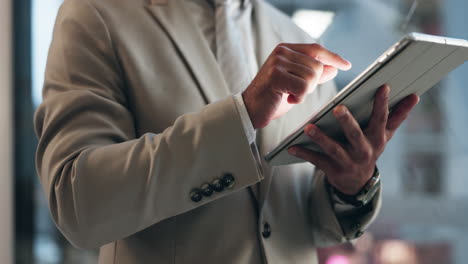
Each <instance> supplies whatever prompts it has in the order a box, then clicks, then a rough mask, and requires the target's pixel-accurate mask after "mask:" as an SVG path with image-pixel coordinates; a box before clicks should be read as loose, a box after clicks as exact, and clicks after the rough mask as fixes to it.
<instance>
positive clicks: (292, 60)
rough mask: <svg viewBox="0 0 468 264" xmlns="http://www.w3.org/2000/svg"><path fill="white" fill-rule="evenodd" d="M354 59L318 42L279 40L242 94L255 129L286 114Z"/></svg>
mask: <svg viewBox="0 0 468 264" xmlns="http://www.w3.org/2000/svg"><path fill="white" fill-rule="evenodd" d="M350 68H351V63H350V62H349V61H347V60H345V59H343V58H342V57H340V56H339V55H337V54H335V53H333V52H330V51H328V50H327V49H325V48H323V47H322V46H320V45H319V44H279V45H278V46H277V47H276V48H275V49H274V50H273V52H272V53H271V54H270V56H269V57H268V59H267V60H266V62H265V63H264V64H263V66H262V67H261V69H260V71H259V72H258V74H257V76H256V77H255V78H254V80H253V81H252V83H251V84H250V85H249V87H247V89H246V90H245V91H244V92H243V93H242V97H243V99H244V102H245V106H246V108H247V112H248V113H249V117H250V120H251V121H252V125H253V127H254V128H255V129H257V128H263V127H265V126H267V125H268V124H269V123H270V121H271V120H273V119H275V118H278V117H281V116H282V115H284V114H285V113H286V112H287V111H289V109H290V108H291V107H292V105H294V104H298V103H300V102H302V101H303V100H304V97H305V95H306V94H307V93H310V92H312V91H313V90H314V88H315V87H316V86H317V84H321V83H324V82H327V81H330V80H331V79H333V78H335V76H336V75H337V73H338V69H340V70H349V69H350Z"/></svg>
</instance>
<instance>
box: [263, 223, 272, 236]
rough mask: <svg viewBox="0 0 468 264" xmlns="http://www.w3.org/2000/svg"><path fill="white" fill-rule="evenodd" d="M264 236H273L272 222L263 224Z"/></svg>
mask: <svg viewBox="0 0 468 264" xmlns="http://www.w3.org/2000/svg"><path fill="white" fill-rule="evenodd" d="M262 236H263V238H269V237H270V236H271V227H270V224H268V223H265V224H264V225H263V232H262Z"/></svg>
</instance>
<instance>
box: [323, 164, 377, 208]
mask: <svg viewBox="0 0 468 264" xmlns="http://www.w3.org/2000/svg"><path fill="white" fill-rule="evenodd" d="M326 184H327V185H328V187H329V190H330V191H331V192H332V194H334V195H335V196H336V197H338V198H339V199H340V200H341V201H343V202H344V203H347V204H351V205H354V206H357V207H361V206H364V205H366V204H368V203H369V202H370V201H371V200H372V199H373V197H374V196H375V194H376V193H377V191H378V190H379V189H380V173H379V170H378V169H377V167H375V169H374V174H373V175H372V177H371V178H370V179H369V180H368V181H367V182H366V184H365V185H364V186H363V187H362V188H361V190H359V192H357V193H356V194H355V195H349V194H345V193H342V192H341V191H339V190H338V189H336V188H335V187H333V186H332V185H331V184H330V183H328V181H326Z"/></svg>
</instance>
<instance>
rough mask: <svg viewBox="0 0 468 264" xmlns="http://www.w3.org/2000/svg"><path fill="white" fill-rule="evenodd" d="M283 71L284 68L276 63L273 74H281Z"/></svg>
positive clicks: (272, 70)
mask: <svg viewBox="0 0 468 264" xmlns="http://www.w3.org/2000/svg"><path fill="white" fill-rule="evenodd" d="M282 73H283V68H282V67H281V66H279V65H274V66H273V67H272V69H271V74H272V75H281V74H282Z"/></svg>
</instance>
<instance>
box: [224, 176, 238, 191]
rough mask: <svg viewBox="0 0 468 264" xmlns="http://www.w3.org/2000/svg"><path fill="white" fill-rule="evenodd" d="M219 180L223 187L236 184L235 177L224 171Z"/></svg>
mask: <svg viewBox="0 0 468 264" xmlns="http://www.w3.org/2000/svg"><path fill="white" fill-rule="evenodd" d="M221 182H222V183H223V185H224V187H225V188H228V189H230V188H232V187H234V185H235V184H236V179H235V178H234V176H233V175H232V174H231V173H226V174H224V176H223V178H222V179H221Z"/></svg>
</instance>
